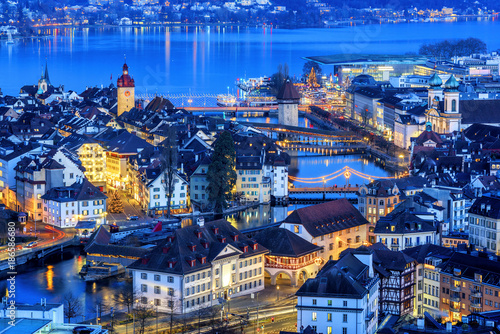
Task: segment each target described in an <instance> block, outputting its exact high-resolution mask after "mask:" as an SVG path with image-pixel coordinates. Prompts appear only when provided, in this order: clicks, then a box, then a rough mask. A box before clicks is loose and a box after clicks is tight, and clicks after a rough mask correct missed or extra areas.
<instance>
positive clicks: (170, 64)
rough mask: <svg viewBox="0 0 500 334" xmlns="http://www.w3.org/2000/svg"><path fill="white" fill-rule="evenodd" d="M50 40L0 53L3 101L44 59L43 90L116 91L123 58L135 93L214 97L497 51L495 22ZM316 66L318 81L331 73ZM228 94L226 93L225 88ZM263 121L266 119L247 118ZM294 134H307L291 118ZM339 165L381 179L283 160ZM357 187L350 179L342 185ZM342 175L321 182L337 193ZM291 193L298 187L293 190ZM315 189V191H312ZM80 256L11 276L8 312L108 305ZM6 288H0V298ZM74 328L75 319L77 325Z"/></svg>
mask: <svg viewBox="0 0 500 334" xmlns="http://www.w3.org/2000/svg"><path fill="white" fill-rule="evenodd" d="M46 32H48V33H50V34H51V36H50V37H47V38H42V39H32V40H31V39H25V40H17V41H16V43H15V44H14V45H6V44H0V63H1V64H2V76H0V88H1V89H2V91H3V93H4V94H12V95H14V94H17V93H18V92H19V88H20V87H21V86H23V85H26V84H35V83H36V82H37V80H38V78H39V77H40V73H41V72H42V67H43V65H44V64H45V60H47V63H48V66H49V72H50V80H51V82H52V84H54V85H59V84H64V85H65V87H66V89H67V90H69V89H72V90H76V91H77V92H81V91H82V90H84V89H85V87H86V86H94V85H101V84H102V85H109V84H110V83H116V79H117V78H118V75H119V73H120V70H121V65H122V63H123V60H124V54H126V59H127V63H128V64H129V65H130V72H131V74H132V75H133V76H134V79H135V82H136V89H137V92H138V93H139V94H144V93H154V92H159V93H164V94H165V93H174V94H218V93H227V90H228V89H229V90H231V92H234V91H235V88H234V85H233V83H234V82H235V79H236V78H237V77H247V78H248V77H259V76H263V75H270V74H271V73H273V72H274V71H275V70H276V68H277V66H278V64H280V63H285V62H286V63H288V65H289V66H290V74H291V75H300V74H301V71H302V66H303V64H304V60H303V59H301V57H305V56H316V55H327V54H334V53H341V52H349V53H389V54H390V53H392V54H402V53H406V52H416V51H418V48H419V46H420V45H421V44H422V43H425V42H434V41H437V40H440V39H444V38H456V36H460V37H469V36H474V37H479V38H481V39H483V40H484V41H485V42H486V43H487V44H488V47H489V49H490V50H494V49H499V48H500V39H498V38H497V36H498V35H499V33H500V24H499V23H498V22H497V21H473V22H441V23H417V24H409V23H400V24H385V25H367V26H357V27H356V26H354V27H342V28H334V29H299V30H285V29H269V28H268V29H264V28H249V27H141V28H129V27H114V28H62V29H52V30H49V29H47V31H46ZM331 70H332V69H331V68H329V67H327V66H325V72H327V73H329V72H331ZM228 87H229V88H228ZM248 120H249V121H254V122H256V121H259V122H261V121H262V122H272V119H268V118H262V119H255V118H248ZM301 125H303V126H307V124H306V120H304V119H301ZM344 166H349V167H351V168H353V169H355V170H357V171H360V172H362V173H364V174H366V175H371V176H375V177H376V176H388V175H390V174H389V172H387V171H385V170H384V169H383V168H382V167H380V166H378V165H376V164H375V163H374V162H373V161H369V160H367V159H365V158H364V157H363V156H359V155H352V156H326V157H325V156H319V155H314V154H307V155H306V154H305V153H300V154H299V155H298V156H294V157H292V163H291V166H290V169H289V171H290V175H293V176H297V177H302V178H304V177H317V176H321V175H327V174H331V173H333V172H335V171H337V170H339V169H341V168H343V167H344ZM364 181H366V179H363V178H361V177H359V176H356V175H352V176H351V179H350V183H351V184H359V183H362V182H364ZM345 182H346V180H345V179H344V178H343V176H340V177H339V178H337V179H334V180H331V181H328V182H327V185H328V186H331V185H335V184H338V185H343V184H345ZM296 186H300V185H299V184H296ZM318 186H321V185H318ZM298 207H299V206H290V207H288V208H278V209H272V208H271V207H269V206H260V207H257V208H255V209H251V210H247V211H245V212H242V213H240V214H235V215H232V216H231V217H228V219H229V220H230V221H232V222H233V223H234V224H235V225H236V226H238V227H239V228H250V227H256V226H260V225H264V224H267V223H270V222H275V221H280V220H281V219H283V218H284V217H286V215H287V214H288V213H289V211H290V210H293V209H295V208H298ZM84 263H85V257H84V256H81V255H79V254H72V255H70V256H69V257H67V258H65V259H64V260H62V261H61V259H60V258H56V259H53V260H50V261H47V262H46V263H45V265H44V266H42V267H30V268H28V270H27V271H26V272H23V273H20V274H19V275H17V277H16V289H17V297H16V300H17V302H18V303H21V302H28V303H36V302H39V301H40V299H41V298H47V301H48V302H60V301H61V300H62V296H63V295H64V294H65V293H66V292H69V291H71V292H73V294H75V295H77V296H79V297H81V298H82V299H83V300H84V303H85V307H84V312H85V314H86V317H87V318H92V317H94V316H95V315H94V314H93V308H94V305H95V302H96V301H97V300H99V299H104V300H110V299H111V297H112V296H113V294H115V293H116V292H117V291H118V289H119V288H120V286H122V285H123V282H122V281H117V280H104V281H101V282H98V283H86V282H84V281H82V280H81V279H80V278H79V277H78V275H77V273H78V271H79V270H80V268H81V266H82V265H83V264H84ZM5 288H6V282H5V281H2V282H0V291H2V292H1V293H0V297H1V295H2V293H4V291H5ZM79 320H80V319H79Z"/></svg>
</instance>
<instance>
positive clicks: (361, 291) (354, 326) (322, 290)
mask: <svg viewBox="0 0 500 334" xmlns="http://www.w3.org/2000/svg"><path fill="white" fill-rule="evenodd" d="M379 282H380V281H379V278H378V276H377V275H375V273H374V269H373V254H372V251H371V250H369V249H368V248H366V247H365V246H362V247H360V248H358V249H356V250H353V251H352V252H351V253H348V254H346V255H345V256H343V257H342V258H341V259H340V260H339V261H337V262H332V261H330V262H328V263H327V264H325V266H324V267H323V269H321V271H320V272H319V273H318V275H317V276H316V278H311V279H308V280H307V281H306V282H305V283H304V284H303V285H302V286H301V287H300V289H299V290H298V291H297V293H296V296H297V328H298V329H299V330H302V329H304V328H306V327H307V326H311V328H312V329H313V330H315V331H316V332H317V333H324V334H332V333H342V334H351V333H352V334H354V333H358V334H363V333H366V334H373V333H375V331H376V330H377V324H378V298H379Z"/></svg>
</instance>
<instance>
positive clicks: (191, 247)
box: [188, 245, 196, 252]
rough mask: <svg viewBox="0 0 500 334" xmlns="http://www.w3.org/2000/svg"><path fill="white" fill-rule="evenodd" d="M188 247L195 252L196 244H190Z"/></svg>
mask: <svg viewBox="0 0 500 334" xmlns="http://www.w3.org/2000/svg"><path fill="white" fill-rule="evenodd" d="M188 247H189V249H190V250H191V252H195V251H196V245H188Z"/></svg>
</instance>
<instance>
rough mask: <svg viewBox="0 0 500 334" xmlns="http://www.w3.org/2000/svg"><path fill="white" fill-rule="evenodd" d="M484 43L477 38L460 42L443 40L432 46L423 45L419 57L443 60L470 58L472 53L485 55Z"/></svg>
mask: <svg viewBox="0 0 500 334" xmlns="http://www.w3.org/2000/svg"><path fill="white" fill-rule="evenodd" d="M486 51H487V47H486V43H484V42H483V41H482V40H480V39H478V38H473V37H470V38H467V39H460V40H451V41H449V40H444V41H441V42H437V43H434V44H423V45H422V46H421V47H420V49H419V51H418V52H419V54H421V55H431V56H434V57H442V58H445V59H449V58H452V57H454V56H459V57H460V56H470V55H471V54H474V53H485V52H486Z"/></svg>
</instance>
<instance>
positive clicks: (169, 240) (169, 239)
mask: <svg viewBox="0 0 500 334" xmlns="http://www.w3.org/2000/svg"><path fill="white" fill-rule="evenodd" d="M174 239H175V237H174V236H173V235H170V236H168V237H167V241H168V242H173V241H174Z"/></svg>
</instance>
